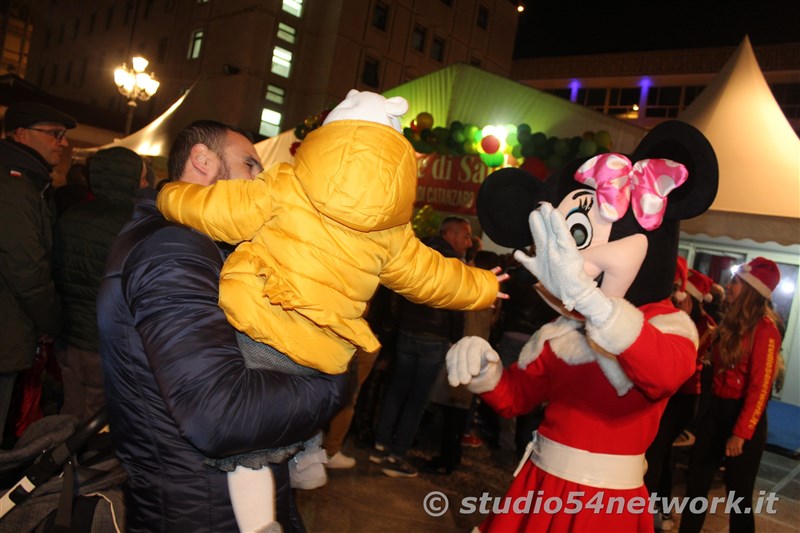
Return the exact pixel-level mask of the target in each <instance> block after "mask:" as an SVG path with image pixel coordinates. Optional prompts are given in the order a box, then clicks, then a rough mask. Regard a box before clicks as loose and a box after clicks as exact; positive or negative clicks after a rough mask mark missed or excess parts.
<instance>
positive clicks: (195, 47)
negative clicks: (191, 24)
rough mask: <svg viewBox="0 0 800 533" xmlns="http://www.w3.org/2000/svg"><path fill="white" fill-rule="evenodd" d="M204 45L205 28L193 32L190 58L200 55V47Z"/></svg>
mask: <svg viewBox="0 0 800 533" xmlns="http://www.w3.org/2000/svg"><path fill="white" fill-rule="evenodd" d="M202 47H203V30H196V31H194V32H192V39H191V40H190V41H189V56H188V58H189V59H197V58H198V57H200V49H201V48H202Z"/></svg>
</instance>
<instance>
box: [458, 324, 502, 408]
mask: <svg viewBox="0 0 800 533" xmlns="http://www.w3.org/2000/svg"><path fill="white" fill-rule="evenodd" d="M502 375H503V365H502V363H500V356H499V355H497V352H496V351H494V350H493V349H492V347H491V346H490V345H489V343H488V342H486V340H484V339H482V338H480V337H464V338H462V339H461V340H459V341H458V342H457V343H455V344H454V345H453V346H452V347H451V348H450V350H449V351H448V352H447V381H449V382H450V385H451V386H453V387H458V386H459V385H466V386H467V389H469V390H470V392H474V393H475V394H481V393H483V392H489V391H490V390H494V388H495V387H496V386H497V382H498V381H500V376H502Z"/></svg>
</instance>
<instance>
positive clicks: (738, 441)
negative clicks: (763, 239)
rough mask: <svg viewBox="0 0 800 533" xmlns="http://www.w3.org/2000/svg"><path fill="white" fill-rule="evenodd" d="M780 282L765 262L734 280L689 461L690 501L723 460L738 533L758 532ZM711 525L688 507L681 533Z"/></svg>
mask: <svg viewBox="0 0 800 533" xmlns="http://www.w3.org/2000/svg"><path fill="white" fill-rule="evenodd" d="M779 281H780V272H779V270H778V267H777V265H776V264H775V263H773V262H772V261H770V260H769V259H764V258H763V257H756V258H755V259H753V260H752V261H750V262H749V263H747V264H746V265H744V266H742V267H741V268H740V269H739V270H738V271H737V272H736V274H735V275H734V276H733V278H732V279H731V282H730V284H729V285H728V294H727V301H728V310H727V312H726V313H725V316H724V318H723V320H722V324H720V326H719V328H718V329H717V332H716V336H715V340H714V342H713V345H712V358H711V364H712V367H713V370H714V382H713V387H712V406H711V409H710V412H709V413H708V416H707V417H706V418H705V419H704V420H702V421H701V423H700V424H698V426H699V431H698V435H697V440H696V441H695V444H694V447H693V448H692V454H691V457H690V460H689V473H688V478H687V487H686V496H687V497H688V498H698V497H700V498H702V497H707V496H708V491H709V489H710V487H711V482H712V480H713V478H714V474H715V473H716V471H717V469H718V468H719V466H720V464H721V463H722V461H723V460H724V464H725V489H726V491H727V496H726V503H728V500H732V501H737V503H738V504H737V505H735V506H731V511H732V512H731V513H730V530H731V531H737V532H738V531H754V530H755V520H754V517H753V514H754V512H757V510H758V508H757V507H756V508H755V509H754V507H753V498H752V496H753V487H754V486H755V481H756V474H757V473H758V466H759V463H760V462H761V454H762V453H763V451H764V446H765V444H766V440H767V414H766V407H767V402H768V401H769V398H770V394H771V392H772V385H773V382H774V380H775V373H776V369H777V366H778V354H779V351H780V347H781V335H780V332H779V331H778V324H779V323H780V318H779V317H778V315H777V314H776V313H775V312H774V311H773V310H772V307H771V306H770V297H771V295H772V291H774V290H775V287H777V286H778V282H779ZM740 498H741V499H740ZM695 509H700V506H697V507H695ZM704 520H705V509H703V512H696V513H693V512H692V511H691V507H687V508H686V509H685V510H684V511H683V514H682V515H681V527H680V531H681V533H690V532H699V531H700V530H701V529H702V527H703V522H704Z"/></svg>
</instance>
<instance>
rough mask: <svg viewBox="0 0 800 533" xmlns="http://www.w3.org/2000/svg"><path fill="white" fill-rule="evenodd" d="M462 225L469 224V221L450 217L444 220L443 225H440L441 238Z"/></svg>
mask: <svg viewBox="0 0 800 533" xmlns="http://www.w3.org/2000/svg"><path fill="white" fill-rule="evenodd" d="M461 224H469V220H467V219H466V218H464V217H456V216H450V217H447V218H445V219H444V220H442V223H441V224H440V225H439V236H440V237H442V236H444V234H445V233H447V232H448V231H449V230H450V229H452V228H454V227H455V226H458V225H461Z"/></svg>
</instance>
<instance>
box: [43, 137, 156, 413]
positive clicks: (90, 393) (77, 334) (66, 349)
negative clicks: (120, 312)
mask: <svg viewBox="0 0 800 533" xmlns="http://www.w3.org/2000/svg"><path fill="white" fill-rule="evenodd" d="M89 171H90V172H91V176H92V190H93V191H94V199H93V200H91V201H88V202H85V203H77V204H75V205H73V206H72V207H70V208H69V209H68V210H67V211H65V212H64V214H63V215H61V217H60V218H59V219H58V222H57V223H56V231H55V236H54V252H53V276H54V278H55V281H56V288H57V289H58V292H59V294H60V295H61V302H62V306H63V318H64V330H63V331H62V335H61V337H60V339H59V342H58V343H56V350H55V353H56V358H57V360H58V365H59V367H60V368H61V376H62V381H63V384H64V404H63V406H62V407H61V414H66V415H75V416H77V417H78V418H79V419H80V420H82V421H85V420H88V419H89V418H91V417H92V416H93V415H94V414H95V413H96V412H97V411H99V410H100V408H101V407H103V405H105V398H104V397H103V376H102V369H101V368H100V354H99V353H98V340H97V306H96V300H97V290H98V288H99V287H100V280H101V279H102V278H103V271H104V270H105V266H106V256H107V255H108V250H109V248H111V243H112V242H114V239H115V238H116V236H117V234H118V233H119V231H120V230H121V229H122V226H124V225H125V223H126V222H128V220H130V218H131V214H133V202H134V193H135V192H136V190H137V189H138V188H139V186H140V185H141V182H142V180H143V179H144V175H145V172H144V171H145V168H144V164H143V162H142V158H141V157H139V156H138V155H137V154H136V152H133V151H131V150H129V149H127V148H123V147H121V146H116V147H113V148H107V149H105V150H100V151H99V152H97V153H96V154H95V155H94V156H92V158H91V159H90V161H89Z"/></svg>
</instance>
